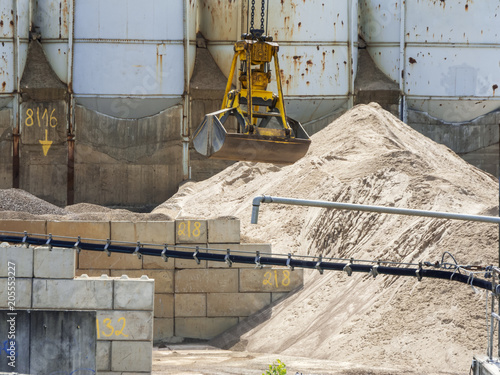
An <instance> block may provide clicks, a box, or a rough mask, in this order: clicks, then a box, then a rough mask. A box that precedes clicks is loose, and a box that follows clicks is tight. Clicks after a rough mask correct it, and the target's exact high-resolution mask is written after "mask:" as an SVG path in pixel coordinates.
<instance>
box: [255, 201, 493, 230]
mask: <svg viewBox="0 0 500 375" xmlns="http://www.w3.org/2000/svg"><path fill="white" fill-rule="evenodd" d="M261 203H277V204H289V205H293V206H308V207H322V208H334V209H338V210H347V211H363V212H376V213H381V214H393V215H406V216H421V217H432V218H437V219H449V220H464V221H478V222H482V223H493V224H500V217H496V216H480V215H466V214H457V213H449V212H437V211H426V210H413V209H408V208H395V207H383V206H370V205H364V204H353V203H339V202H327V201H318V200H305V199H293V198H281V197H271V196H269V195H262V196H258V197H255V198H254V199H253V202H252V219H251V223H252V224H257V221H258V219H259V208H260V204H261Z"/></svg>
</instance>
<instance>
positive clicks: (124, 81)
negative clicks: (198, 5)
mask: <svg viewBox="0 0 500 375" xmlns="http://www.w3.org/2000/svg"><path fill="white" fill-rule="evenodd" d="M54 1H57V0H54ZM63 2H64V1H63ZM184 3H185V1H183V0H175V1H164V0H144V1H126V2H124V1H121V0H111V1H109V0H75V2H74V4H75V5H74V40H73V41H72V42H71V41H70V43H73V49H74V52H73V61H74V63H73V92H74V95H75V98H76V101H77V103H79V104H82V105H84V106H85V107H87V108H90V109H94V110H96V111H98V112H100V113H104V114H107V115H110V116H113V117H119V118H139V117H145V116H149V115H152V114H155V113H158V112H160V111H161V110H164V109H166V108H169V107H171V106H173V105H175V104H178V103H181V102H182V99H183V94H184V91H185V74H184V72H185V69H186V67H187V69H188V70H189V73H190V72H191V71H192V69H193V67H194V51H195V38H196V35H195V31H196V30H195V23H194V21H195V17H194V13H195V2H189V7H190V9H189V12H185V8H184ZM186 24H187V25H186ZM185 29H187V30H189V40H188V41H187V42H186V40H185V35H186V32H185V31H186V30H185ZM189 41H192V43H189ZM185 45H190V47H189V51H187V53H185ZM186 55H187V56H191V58H189V59H186ZM54 60H55V59H54ZM186 60H187V61H186Z"/></svg>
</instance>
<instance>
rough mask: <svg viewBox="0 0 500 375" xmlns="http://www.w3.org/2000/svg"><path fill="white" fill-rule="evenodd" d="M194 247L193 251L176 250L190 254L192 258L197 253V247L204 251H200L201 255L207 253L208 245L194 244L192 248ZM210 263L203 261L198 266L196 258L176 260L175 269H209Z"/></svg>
mask: <svg viewBox="0 0 500 375" xmlns="http://www.w3.org/2000/svg"><path fill="white" fill-rule="evenodd" d="M191 246H193V249H181V248H176V249H175V250H176V251H182V252H185V253H188V254H189V255H190V256H192V255H193V254H194V253H195V252H196V246H199V247H200V248H201V249H203V250H198V251H199V252H200V253H202V252H206V250H204V249H206V248H207V244H206V243H204V244H192V245H190V247H191ZM207 266H208V262H207V261H206V260H201V261H200V263H199V264H198V263H197V262H196V260H195V259H194V258H192V259H179V258H176V259H175V268H176V269H191V268H194V269H201V268H207Z"/></svg>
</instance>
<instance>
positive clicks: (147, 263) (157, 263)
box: [142, 255, 175, 270]
mask: <svg viewBox="0 0 500 375" xmlns="http://www.w3.org/2000/svg"><path fill="white" fill-rule="evenodd" d="M174 267H175V259H168V260H167V261H166V262H165V261H164V260H163V258H162V257H156V256H148V255H144V256H143V257H142V268H144V269H152V270H173V269H174Z"/></svg>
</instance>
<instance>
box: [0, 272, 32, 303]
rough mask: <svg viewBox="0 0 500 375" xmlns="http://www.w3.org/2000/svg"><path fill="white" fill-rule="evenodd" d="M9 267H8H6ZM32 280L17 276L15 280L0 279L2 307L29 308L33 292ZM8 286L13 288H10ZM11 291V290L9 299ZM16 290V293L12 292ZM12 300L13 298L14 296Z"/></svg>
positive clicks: (0, 301)
mask: <svg viewBox="0 0 500 375" xmlns="http://www.w3.org/2000/svg"><path fill="white" fill-rule="evenodd" d="M5 268H7V267H5ZM32 280H33V279H31V278H29V279H23V278H19V277H16V278H15V280H12V279H11V280H10V281H9V279H8V278H6V277H5V278H1V279H0V308H2V309H9V307H13V308H15V309H29V308H31V293H32ZM8 288H13V289H11V290H9V289H8ZM9 292H11V294H10V296H11V298H10V299H9ZM12 292H14V293H12ZM14 297H15V299H14V300H12V298H14ZM9 301H10V302H14V304H12V303H11V304H10V305H9Z"/></svg>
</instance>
